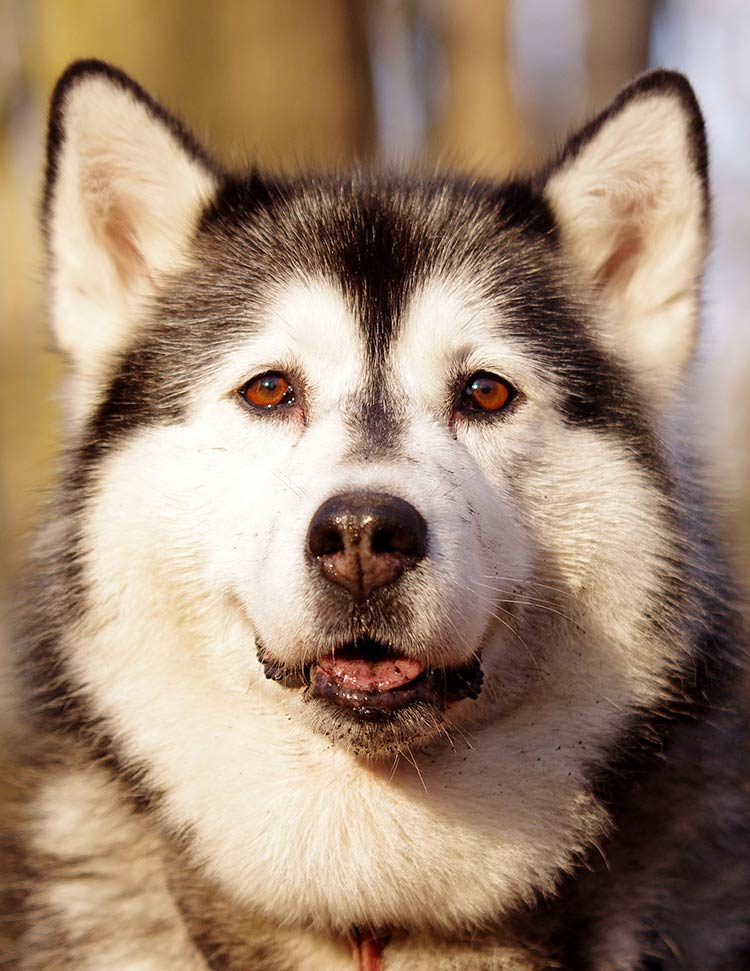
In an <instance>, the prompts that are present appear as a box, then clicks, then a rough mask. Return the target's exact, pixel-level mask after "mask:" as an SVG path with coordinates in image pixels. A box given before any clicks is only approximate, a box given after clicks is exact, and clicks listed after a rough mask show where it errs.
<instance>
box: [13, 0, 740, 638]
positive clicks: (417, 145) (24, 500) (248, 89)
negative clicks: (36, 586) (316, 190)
mask: <svg viewBox="0 0 750 971" xmlns="http://www.w3.org/2000/svg"><path fill="white" fill-rule="evenodd" d="M91 56H96V57H100V58H104V59H107V60H110V61H112V62H113V63H115V64H117V65H119V66H121V67H122V68H124V69H125V70H126V71H128V72H129V73H131V74H132V75H133V76H134V77H136V78H137V79H138V80H139V81H140V82H141V83H142V84H143V85H144V86H146V87H147V88H148V89H149V90H151V91H152V92H153V93H154V94H155V95H156V96H157V97H158V98H160V99H161V100H163V101H164V102H165V103H166V104H167V105H168V106H170V107H171V108H172V109H173V110H174V111H176V112H178V113H179V114H181V115H182V116H183V117H185V118H186V119H187V120H188V122H189V123H190V124H191V125H192V127H193V128H194V130H195V131H196V132H197V134H198V135H199V137H200V138H202V139H203V140H204V141H205V142H206V143H208V144H210V145H211V146H212V147H213V148H214V149H215V150H216V151H217V153H218V154H219V155H220V157H222V158H223V159H224V160H225V161H227V162H229V163H230V164H245V163H247V162H248V161H250V160H253V161H256V162H259V163H260V164H261V165H262V166H266V167H283V168H288V167H292V166H313V167H316V168H323V169H325V168H327V167H330V166H332V165H335V164H339V163H346V162H348V161H351V160H352V159H355V158H358V159H366V160H372V159H381V160H383V161H386V162H396V163H400V164H402V163H408V162H410V161H411V160H415V159H425V158H426V159H428V160H436V161H440V162H442V163H444V164H446V165H450V166H453V167H457V168H460V169H463V170H469V171H475V172H480V173H482V174H484V175H491V176H497V177H502V176H503V175H506V174H508V173H509V172H510V171H511V170H513V169H518V168H519V167H527V166H530V165H533V164H535V162H536V161H538V160H539V159H540V158H541V157H542V156H543V155H544V154H545V153H546V152H547V151H549V150H550V148H552V147H553V146H554V144H555V141H556V140H557V139H559V138H560V137H561V136H562V135H563V134H564V132H565V131H566V130H569V129H571V128H572V127H574V126H575V125H577V124H578V123H580V122H581V121H582V120H584V119H585V118H586V117H587V116H588V115H590V114H591V112H592V111H594V110H596V109H598V108H599V107H601V106H602V105H603V104H604V103H605V102H606V101H607V100H608V99H609V98H610V97H611V96H612V95H613V94H614V93H615V92H616V91H617V89H618V88H619V87H620V86H621V85H622V84H623V83H624V82H625V81H627V80H628V79H629V78H630V77H632V76H633V75H634V74H637V73H638V72H639V71H641V70H643V69H644V68H646V67H647V66H649V65H655V64H662V65H666V66H670V67H677V68H679V69H681V70H684V71H685V72H686V73H688V75H689V76H690V78H691V79H692V81H693V83H694V85H695V87H696V90H697V92H698V95H699V97H700V99H701V101H702V103H703V105H704V108H705V110H706V113H707V116H708V130H709V137H710V144H711V157H712V169H713V178H714V197H715V208H714V213H715V242H714V247H713V252H712V257H711V265H710V269H709V273H708V279H707V298H706V315H705V316H706V327H705V332H704V346H703V349H702V366H701V368H700V369H699V370H698V371H697V372H696V376H695V378H694V383H693V387H692V388H691V394H692V395H693V396H694V397H696V398H697V400H698V402H699V413H700V415H701V416H702V423H701V425H702V427H701V429H700V432H701V434H702V436H703V437H704V439H705V440H706V441H707V443H708V445H709V447H710V449H711V461H712V464H713V468H714V470H715V475H716V479H717V483H718V484H719V486H720V489H721V493H722V495H723V497H724V500H725V502H726V510H727V516H726V520H725V521H726V524H727V527H726V528H727V531H728V535H729V536H730V537H731V539H732V547H733V550H734V553H735V555H736V556H737V557H738V560H739V562H740V563H741V566H742V570H743V572H744V574H745V576H748V575H750V569H749V568H748V556H747V551H748V549H750V543H748V537H749V536H750V490H748V488H747V480H748V474H747V473H748V470H749V468H750V460H749V458H748V456H749V455H750V430H749V423H748V415H749V414H750V394H748V393H747V390H746V386H747V378H748V370H749V368H750V341H749V340H748V330H749V328H750V320H749V319H748V317H749V315H750V314H749V312H750V264H749V261H748V254H749V253H750V205H749V204H748V203H749V202H750V192H749V191H748V190H749V188H750V67H748V64H750V3H748V2H746V0H505V2H504V0H402V2H395V0H244V2H241V0H204V2H199V0H158V2H154V0H0V228H1V229H2V232H0V535H1V537H2V538H1V539H0V617H5V616H6V611H4V610H3V609H2V607H3V603H4V604H5V606H7V605H8V601H9V599H10V597H11V593H10V591H11V590H12V580H13V577H14V575H15V573H16V572H17V570H18V564H19V562H20V560H21V558H22V555H23V550H24V548H25V547H26V545H27V543H28V536H29V535H30V533H31V531H32V528H33V524H34V521H35V518H37V516H38V510H39V508H40V506H42V505H43V501H44V497H45V494H46V492H47V490H48V488H49V486H50V483H51V479H52V474H53V460H52V456H53V454H54V449H55V443H56V440H57V428H58V418H59V401H58V399H57V397H56V392H55V390H54V389H55V386H56V379H57V378H58V376H59V373H58V364H57V362H56V360H55V359H54V356H53V355H52V354H51V353H50V351H49V348H48V341H47V337H46V332H45V326H44V288H43V281H42V268H43V259H42V252H41V247H40V239H39V232H38V225H37V210H38V202H39V198H40V187H41V173H42V167H43V150H44V137H45V120H46V104H47V99H48V97H49V93H50V90H51V87H52V85H53V83H54V81H55V78H56V77H57V76H58V75H59V73H60V72H61V71H62V70H63V69H64V67H65V66H66V64H67V63H68V62H69V61H70V60H72V59H74V58H77V57H91ZM4 638H5V633H4V630H3V628H2V627H0V643H2V641H3V640H4Z"/></svg>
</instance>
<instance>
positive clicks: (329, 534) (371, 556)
mask: <svg viewBox="0 0 750 971" xmlns="http://www.w3.org/2000/svg"><path fill="white" fill-rule="evenodd" d="M307 550H308V553H309V554H310V556H312V557H314V558H315V559H316V560H317V562H318V564H319V566H320V569H321V570H322V571H323V575H324V576H325V577H326V579H328V580H330V581H331V582H332V583H338V584H340V585H341V586H342V587H345V588H346V589H347V590H348V591H349V592H350V593H352V594H354V595H355V596H357V597H366V596H367V595H368V594H369V593H370V592H371V591H372V590H375V589H376V588H377V587H384V586H386V584H388V583H393V581H394V580H397V579H398V577H400V576H401V574H402V573H403V572H404V570H406V569H409V568H410V567H412V566H414V565H415V564H416V563H418V562H419V561H420V560H421V559H423V558H424V557H425V555H426V553H427V523H426V522H425V521H424V518H423V517H422V516H421V515H420V513H419V512H418V511H417V510H416V509H415V508H414V506H412V505H410V504H409V503H408V502H405V501H404V500H403V499H399V498H398V497H397V496H389V495H386V494H383V493H378V492H347V493H343V494H342V495H339V496H333V497H332V498H331V499H328V500H326V502H324V503H323V505H322V506H321V507H320V508H319V509H318V511H317V512H316V513H315V515H314V516H313V518H312V521H311V523H310V528H309V529H308V531H307Z"/></svg>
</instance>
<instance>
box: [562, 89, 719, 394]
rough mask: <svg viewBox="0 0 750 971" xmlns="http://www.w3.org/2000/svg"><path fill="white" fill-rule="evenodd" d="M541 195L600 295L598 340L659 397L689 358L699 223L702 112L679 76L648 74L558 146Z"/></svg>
mask: <svg viewBox="0 0 750 971" xmlns="http://www.w3.org/2000/svg"><path fill="white" fill-rule="evenodd" d="M543 192H544V195H545V197H546V199H547V201H548V202H549V204H550V205H551V207H552V210H553V212H554V214H555V217H556V220H557V222H558V225H559V227H560V232H561V236H562V244H563V247H564V249H565V250H567V253H568V256H569V257H570V258H571V259H572V261H573V263H574V264H576V265H577V267H578V269H579V270H580V271H582V272H583V274H584V276H585V277H586V278H587V279H588V281H589V282H590V283H591V284H593V286H594V287H595V289H596V290H597V291H598V293H599V295H600V297H601V300H602V320H603V325H604V333H603V335H602V336H603V338H604V339H605V340H606V341H607V342H608V343H609V344H610V346H611V347H612V349H613V350H614V351H615V352H616V353H618V354H619V355H620V356H622V357H624V358H625V359H626V360H627V361H628V362H629V363H630V364H631V365H632V366H633V367H634V368H635V370H636V371H637V373H638V374H639V376H640V377H641V379H642V380H644V382H645V383H646V384H647V385H648V386H649V387H650V389H651V390H652V392H653V393H654V394H655V395H656V396H657V397H658V398H661V399H662V400H663V399H665V398H666V397H667V396H668V395H669V393H670V392H671V391H672V390H673V389H674V388H675V386H676V385H677V383H678V382H679V380H680V377H681V375H682V373H683V371H684V369H685V367H686V365H687V364H688V362H689V361H690V358H691V355H692V351H693V347H694V345H695V340H696V333H697V320H698V311H699V293H698V287H699V282H700V277H701V273H702V269H703V263H704V259H705V253H706V240H707V223H708V185H707V150H706V138H705V131H704V126H703V118H702V115H701V112H700V108H699V107H698V103H697V101H696V98H695V95H694V93H693V90H692V88H691V87H690V84H689V83H688V81H687V80H686V79H685V78H684V77H683V76H682V75H681V74H677V73H675V72H672V71H662V70H659V71H653V72H651V73H649V74H645V75H643V76H642V77H640V78H639V79H637V80H636V81H634V82H633V83H632V84H631V85H630V86H629V87H627V88H626V89H625V90H624V91H623V92H622V93H621V94H620V95H619V97H618V98H617V99H616V100H615V101H614V102H613V103H612V104H611V105H610V107H609V108H608V109H607V110H605V111H604V112H603V113H602V114H601V115H599V117H597V118H595V119H594V121H592V122H591V123H590V124H589V125H587V126H586V127H585V128H584V129H583V130H582V131H580V132H579V133H578V134H577V135H575V136H574V137H573V138H572V139H571V140H570V141H569V142H568V144H567V145H566V146H565V147H564V149H563V150H562V152H561V153H560V155H559V156H558V157H557V159H556V160H555V161H554V162H553V163H552V165H551V166H550V167H549V168H548V169H547V170H546V172H545V173H544V185H543Z"/></svg>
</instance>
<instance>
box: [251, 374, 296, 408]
mask: <svg viewBox="0 0 750 971" xmlns="http://www.w3.org/2000/svg"><path fill="white" fill-rule="evenodd" d="M240 394H241V395H242V397H243V398H244V399H245V401H246V402H247V403H248V404H249V405H252V406H253V408H262V409H264V410H267V409H271V408H279V407H282V406H284V407H289V406H290V405H293V404H294V402H295V398H294V388H293V387H292V386H291V384H290V383H289V381H288V380H287V379H286V378H285V377H284V375H283V374H278V373H277V372H275V371H267V372H266V373H265V374H259V375H258V376H257V377H256V378H253V379H252V381H248V383H247V384H246V385H245V386H244V387H243V388H241V389H240Z"/></svg>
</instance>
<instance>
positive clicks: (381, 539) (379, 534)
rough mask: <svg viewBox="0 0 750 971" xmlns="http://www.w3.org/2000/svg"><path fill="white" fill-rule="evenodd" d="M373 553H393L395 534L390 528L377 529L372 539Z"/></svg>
mask: <svg viewBox="0 0 750 971" xmlns="http://www.w3.org/2000/svg"><path fill="white" fill-rule="evenodd" d="M371 547H372V551H373V553H378V554H380V553H393V552H394V544H393V536H392V533H391V530H390V529H376V530H375V532H374V533H373V536H372V540H371Z"/></svg>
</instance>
